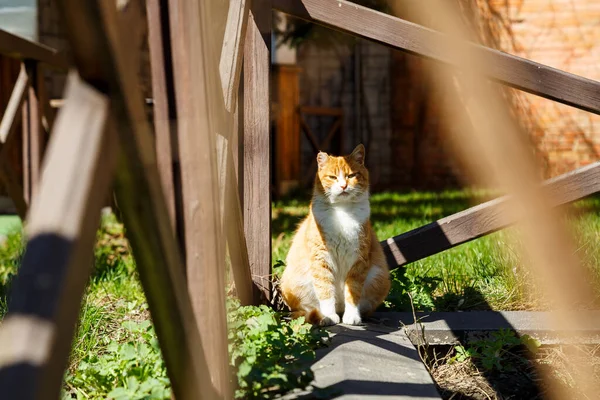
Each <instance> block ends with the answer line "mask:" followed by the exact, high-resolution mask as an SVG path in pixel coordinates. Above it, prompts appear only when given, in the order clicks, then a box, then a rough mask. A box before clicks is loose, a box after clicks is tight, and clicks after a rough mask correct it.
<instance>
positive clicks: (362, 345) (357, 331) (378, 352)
mask: <svg viewBox="0 0 600 400" xmlns="http://www.w3.org/2000/svg"><path fill="white" fill-rule="evenodd" d="M329 331H330V332H331V333H332V338H331V345H330V346H329V347H327V348H323V349H319V350H318V351H317V360H318V361H317V362H316V363H314V364H313V366H312V367H311V369H312V370H313V371H314V374H315V381H314V383H313V385H312V387H311V388H309V390H306V391H302V392H295V393H290V394H287V395H286V396H284V397H283V398H284V399H344V400H350V399H386V400H408V399H411V400H418V399H426V400H433V399H441V397H440V395H439V393H438V391H437V389H436V387H435V384H434V383H433V380H432V379H431V376H430V375H429V373H428V372H427V370H426V368H425V365H424V364H423V363H422V362H421V359H420V358H419V354H418V353H417V349H416V348H415V347H414V346H413V345H412V343H411V342H410V340H409V339H408V337H407V336H406V335H405V334H404V332H403V330H397V329H390V328H385V327H381V326H370V325H367V326H359V327H356V326H346V325H337V326H334V327H331V328H330V329H329Z"/></svg>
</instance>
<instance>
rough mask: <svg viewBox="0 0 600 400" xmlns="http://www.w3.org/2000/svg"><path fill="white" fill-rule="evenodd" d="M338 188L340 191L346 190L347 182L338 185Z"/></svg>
mask: <svg viewBox="0 0 600 400" xmlns="http://www.w3.org/2000/svg"><path fill="white" fill-rule="evenodd" d="M340 187H341V188H342V190H346V188H347V187H348V181H344V182H342V183H340Z"/></svg>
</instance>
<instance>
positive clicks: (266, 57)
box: [243, 0, 272, 299]
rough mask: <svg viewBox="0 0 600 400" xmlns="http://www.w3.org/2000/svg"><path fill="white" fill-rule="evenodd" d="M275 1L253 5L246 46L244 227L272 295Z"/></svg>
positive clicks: (259, 280)
mask: <svg viewBox="0 0 600 400" xmlns="http://www.w3.org/2000/svg"><path fill="white" fill-rule="evenodd" d="M271 13H272V11H271V2H270V0H255V1H253V2H252V8H251V10H250V17H249V19H248V28H247V30H246V42H245V46H244V137H243V143H244V159H243V164H244V167H243V168H244V228H245V232H246V240H247V245H248V258H249V260H250V269H251V271H252V278H253V280H254V283H255V284H256V285H257V286H258V288H259V289H260V291H261V292H262V295H263V296H264V297H266V298H267V299H269V298H270V296H271V190H270V187H271V141H270V139H271V135H270V133H271V123H270V109H271V104H270V78H269V70H270V67H271V58H270V48H271Z"/></svg>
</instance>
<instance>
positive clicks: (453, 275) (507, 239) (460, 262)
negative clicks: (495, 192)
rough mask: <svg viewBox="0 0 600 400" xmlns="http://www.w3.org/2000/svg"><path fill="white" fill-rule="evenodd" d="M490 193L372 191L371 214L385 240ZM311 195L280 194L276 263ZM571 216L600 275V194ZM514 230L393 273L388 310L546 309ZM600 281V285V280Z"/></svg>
mask: <svg viewBox="0 0 600 400" xmlns="http://www.w3.org/2000/svg"><path fill="white" fill-rule="evenodd" d="M490 198H491V193H488V192H483V191H470V190H456V191H445V192H441V193H433V192H410V193H397V192H389V193H378V194H374V195H373V196H372V197H371V220H372V222H373V226H374V229H375V231H376V233H377V237H378V238H379V239H380V240H383V239H386V238H388V237H391V236H395V235H398V234H401V233H403V232H406V231H409V230H411V229H414V228H418V227H420V226H422V225H424V224H427V223H429V222H432V221H435V220H437V219H440V218H442V217H445V216H448V215H451V214H454V213H456V212H459V211H462V210H464V209H466V208H469V207H471V206H473V205H475V204H479V203H481V202H484V201H486V200H488V199H490ZM308 204H309V199H308V198H303V199H298V198H296V199H290V200H281V201H278V202H276V203H275V204H274V207H273V233H272V243H273V261H274V263H277V264H278V265H281V260H284V259H285V255H286V253H287V251H288V249H289V246H290V243H291V239H292V236H293V233H294V229H295V227H296V225H297V224H298V223H299V222H300V220H301V219H302V218H303V217H304V216H305V215H306V213H307V212H308ZM571 209H572V212H571V213H570V217H569V220H568V223H569V225H570V226H571V227H572V229H573V230H574V231H575V232H576V236H577V240H578V244H579V246H578V250H577V251H578V255H579V257H580V258H582V259H583V261H584V263H585V265H586V266H587V267H588V268H589V269H591V270H592V271H593V272H594V273H593V276H594V277H595V278H596V281H598V277H600V245H598V243H599V241H598V236H599V235H600V233H599V232H600V213H599V212H600V198H599V197H591V198H587V199H584V200H582V201H579V202H577V203H576V204H574V205H573V206H572V207H571ZM517 240H518V239H517V236H516V235H515V234H514V232H513V229H507V230H504V231H501V232H496V233H494V234H491V235H489V236H486V237H482V238H479V239H477V240H474V241H471V242H469V243H466V244H463V245H461V246H458V247H456V248H453V249H451V250H448V251H445V252H443V253H440V254H436V255H434V256H431V257H428V258H426V259H423V260H420V261H417V262H415V263H412V264H409V265H407V266H406V267H404V268H400V269H397V270H395V271H393V273H392V279H393V285H392V290H391V292H390V295H389V297H388V299H387V301H386V303H385V306H384V307H382V308H383V309H394V310H410V297H409V295H410V296H411V297H412V299H413V302H414V305H415V306H416V308H417V309H420V310H425V311H429V310H447V311H452V310H466V309H502V310H519V309H540V308H543V307H544V305H543V304H540V303H539V302H538V301H535V300H534V296H533V294H534V293H530V292H531V291H530V290H529V291H526V290H525V289H526V288H527V285H530V284H531V282H530V281H531V280H530V279H529V276H528V275H527V269H526V268H523V265H522V264H521V263H520V261H519V258H518V257H517V254H516V251H517V250H516V249H517V247H516V246H517V244H518V241H517ZM597 286H600V285H597Z"/></svg>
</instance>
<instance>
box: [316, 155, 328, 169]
mask: <svg viewBox="0 0 600 400" xmlns="http://www.w3.org/2000/svg"><path fill="white" fill-rule="evenodd" d="M328 158H329V155H328V154H327V153H324V152H322V151H320V152H319V154H317V164H319V168H321V167H323V166H324V165H325V163H326V162H327V159H328Z"/></svg>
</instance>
